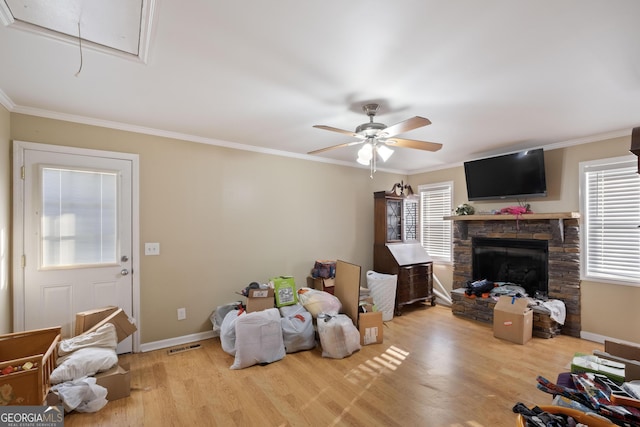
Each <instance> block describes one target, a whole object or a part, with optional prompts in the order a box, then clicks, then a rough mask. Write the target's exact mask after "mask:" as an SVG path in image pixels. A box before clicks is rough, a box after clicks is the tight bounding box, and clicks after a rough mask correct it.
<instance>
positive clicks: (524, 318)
mask: <svg viewBox="0 0 640 427" xmlns="http://www.w3.org/2000/svg"><path fill="white" fill-rule="evenodd" d="M528 304H529V301H528V299H527V298H515V297H509V296H501V297H500V299H499V300H498V302H497V303H496V306H495V307H494V308H493V336H494V337H496V338H501V339H504V340H507V341H511V342H514V343H516V344H526V343H527V342H529V341H530V340H531V336H532V335H533V311H532V310H531V309H530V308H529V307H528Z"/></svg>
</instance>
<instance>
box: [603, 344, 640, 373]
mask: <svg viewBox="0 0 640 427" xmlns="http://www.w3.org/2000/svg"><path fill="white" fill-rule="evenodd" d="M593 354H594V355H596V356H598V357H601V358H603V359H607V360H611V361H614V362H618V363H621V364H623V365H624V375H623V376H624V380H625V381H633V380H640V347H636V346H633V345H629V344H624V343H620V342H615V341H607V340H605V342H604V352H599V351H594V352H593Z"/></svg>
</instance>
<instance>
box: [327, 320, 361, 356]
mask: <svg viewBox="0 0 640 427" xmlns="http://www.w3.org/2000/svg"><path fill="white" fill-rule="evenodd" d="M318 335H320V345H322V357H330V358H332V359H342V358H345V357H347V356H350V355H351V354H353V353H354V352H356V351H358V350H360V348H361V346H360V332H359V331H358V329H357V328H356V327H355V326H354V325H353V322H352V321H351V318H350V317H349V316H347V315H346V314H338V315H335V316H330V315H325V314H321V315H320V316H318Z"/></svg>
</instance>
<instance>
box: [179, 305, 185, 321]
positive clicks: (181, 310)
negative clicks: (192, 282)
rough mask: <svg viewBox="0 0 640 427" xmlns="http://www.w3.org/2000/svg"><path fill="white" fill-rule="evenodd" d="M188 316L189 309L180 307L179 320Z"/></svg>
mask: <svg viewBox="0 0 640 427" xmlns="http://www.w3.org/2000/svg"><path fill="white" fill-rule="evenodd" d="M186 318H187V309H186V308H179V309H178V320H184V319H186Z"/></svg>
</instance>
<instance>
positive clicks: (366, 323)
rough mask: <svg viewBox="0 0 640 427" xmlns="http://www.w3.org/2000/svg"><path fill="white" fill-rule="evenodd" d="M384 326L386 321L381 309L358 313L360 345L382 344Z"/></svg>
mask: <svg viewBox="0 0 640 427" xmlns="http://www.w3.org/2000/svg"><path fill="white" fill-rule="evenodd" d="M382 328H384V323H383V322H382V312H381V311H372V312H370V313H360V314H359V315H358V330H359V331H360V345H369V344H381V343H382V340H383V331H382Z"/></svg>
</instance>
